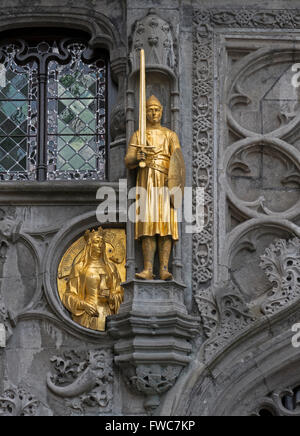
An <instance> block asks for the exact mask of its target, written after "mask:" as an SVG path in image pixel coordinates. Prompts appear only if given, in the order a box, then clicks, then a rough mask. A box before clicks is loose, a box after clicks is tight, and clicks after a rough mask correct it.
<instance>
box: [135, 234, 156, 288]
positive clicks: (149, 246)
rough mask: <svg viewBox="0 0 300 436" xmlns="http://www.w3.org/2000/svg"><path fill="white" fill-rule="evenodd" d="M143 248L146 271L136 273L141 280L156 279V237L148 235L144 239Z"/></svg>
mask: <svg viewBox="0 0 300 436" xmlns="http://www.w3.org/2000/svg"><path fill="white" fill-rule="evenodd" d="M142 249H143V256H144V271H142V272H141V273H138V274H136V275H135V276H136V278H137V279H139V280H154V278H155V276H154V275H153V268H154V257H155V253H156V250H157V242H156V237H155V236H154V237H150V236H147V237H145V238H143V240H142Z"/></svg>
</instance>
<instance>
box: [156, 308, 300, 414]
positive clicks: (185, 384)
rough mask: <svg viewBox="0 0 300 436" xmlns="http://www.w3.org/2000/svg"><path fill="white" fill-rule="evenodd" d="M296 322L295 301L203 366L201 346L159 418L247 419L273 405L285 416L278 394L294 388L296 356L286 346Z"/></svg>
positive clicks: (299, 316) (299, 377)
mask: <svg viewBox="0 0 300 436" xmlns="http://www.w3.org/2000/svg"><path fill="white" fill-rule="evenodd" d="M299 320H300V306H299V301H298V302H297V303H295V304H294V305H293V306H290V307H287V308H285V309H283V310H282V311H281V312H280V313H278V314H276V315H275V316H272V317H264V318H262V319H261V320H260V321H259V322H257V323H256V324H255V325H254V326H253V327H252V328H251V329H250V330H249V329H248V330H247V331H246V332H244V333H243V334H241V335H240V336H239V338H238V339H237V340H235V342H234V343H232V342H231V343H230V344H228V345H227V346H226V347H225V349H223V350H222V352H221V354H219V355H215V356H214V357H213V359H212V360H210V361H209V362H206V363H204V361H203V347H201V349H200V351H199V352H198V355H197V356H196V357H195V359H194V361H193V362H192V363H191V365H190V367H189V368H188V369H187V370H186V372H185V374H184V375H183V376H182V378H181V379H180V380H179V381H178V383H177V385H175V387H174V388H173V389H172V390H171V391H170V392H169V393H168V394H167V396H166V398H165V400H164V403H163V406H162V408H161V410H160V414H161V415H168V414H169V415H175V416H177V415H178V416H241V415H242V416H252V415H255V414H257V411H258V410H260V408H263V407H264V406H265V404H272V403H273V409H275V410H276V411H277V412H278V414H281V415H285V414H286V415H287V416H289V412H288V411H287V410H286V411H285V410H284V408H282V407H281V404H280V398H279V397H280V394H279V393H281V392H286V391H287V390H288V389H293V388H295V387H296V386H299V384H300V371H299V364H300V353H299V349H298V348H295V347H293V346H292V337H293V335H294V334H295V333H293V332H292V330H291V327H292V325H293V324H295V323H297V322H298V321H299ZM175 392H176V395H174V393H175ZM276 395H277V396H278V401H275V400H274V396H275V397H276Z"/></svg>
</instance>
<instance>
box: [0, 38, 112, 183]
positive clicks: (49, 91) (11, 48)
mask: <svg viewBox="0 0 300 436" xmlns="http://www.w3.org/2000/svg"><path fill="white" fill-rule="evenodd" d="M86 53H88V54H89V57H88V59H92V60H87V59H86V56H85V55H86ZM106 76H107V63H106V59H105V56H102V57H101V56H96V55H95V53H93V52H92V51H91V50H90V49H88V45H87V43H85V42H82V41H80V42H79V41H76V42H72V41H71V40H70V39H69V40H67V39H65V40H64V41H57V40H52V41H49V40H47V41H46V40H45V41H39V42H38V43H37V42H34V43H32V42H31V43H25V42H24V41H20V42H19V44H17V42H16V43H15V44H10V45H7V46H2V63H1V62H0V179H2V180H20V179H27V180H34V179H36V178H37V179H39V180H46V179H48V180H74V179H75V180H76V179H82V180H87V179H89V180H103V179H105V177H106V161H107V140H106V135H107V127H106V123H107V116H106V101H107V97H106V93H107V89H106V83H107V80H106Z"/></svg>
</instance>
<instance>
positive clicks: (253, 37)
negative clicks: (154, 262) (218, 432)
mask: <svg viewBox="0 0 300 436" xmlns="http://www.w3.org/2000/svg"><path fill="white" fill-rule="evenodd" d="M149 12H150V13H149ZM51 26H55V27H61V28H67V29H73V30H74V31H76V30H77V29H81V30H83V31H85V32H87V33H89V34H90V36H91V45H92V46H95V47H102V48H104V49H105V50H107V52H108V54H109V58H110V65H111V74H110V76H111V80H112V82H113V83H112V84H111V90H110V91H111V92H110V98H109V100H110V101H109V123H110V130H109V140H110V142H111V154H110V160H109V168H108V169H109V180H108V181H107V182H101V183H98V182H87V181H80V182H79V181H78V182H44V183H31V182H11V183H7V182H4V183H3V182H1V183H0V185H1V186H0V188H1V189H0V327H1V325H5V329H6V332H5V335H1V328H0V415H1V416H2V415H12V416H19V415H22V414H23V415H24V414H25V415H27V414H29V415H34V416H38V415H58V416H59V415H62V416H64V415H66V416H68V415H70V414H71V415H89V414H92V415H99V414H117V415H122V414H128V415H129V414H130V415H141V414H143V413H145V409H144V400H145V397H146V399H147V401H146V403H145V406H146V408H147V409H148V410H149V411H153V409H156V412H155V413H157V414H158V413H161V414H163V415H172V414H173V415H185V414H190V415H193V414H195V415H253V414H254V415H255V414H256V415H257V414H260V413H261V411H262V410H269V411H271V412H272V413H273V414H278V415H287V416H290V415H292V414H293V413H292V412H293V411H291V410H290V409H291V404H292V403H293V401H295V398H296V396H297V392H298V391H297V390H296V391H295V388H296V387H297V386H299V385H300V373H299V367H300V365H299V363H300V360H299V351H297V349H295V348H293V347H292V345H291V337H292V332H291V328H292V326H293V325H294V324H296V323H298V322H300V313H299V292H298V291H299V290H298V287H299V259H298V257H299V253H298V248H297V247H298V242H297V241H298V239H297V238H299V237H300V228H299V225H300V221H299V214H300V212H299V211H300V197H299V192H300V181H299V180H300V179H299V171H300V158H299V150H300V133H299V132H300V130H299V124H300V113H299V105H298V101H299V95H298V94H299V93H298V90H297V89H295V88H294V87H293V86H292V85H291V81H292V78H293V71H292V69H291V68H292V66H293V64H294V63H299V62H300V55H299V53H300V45H299V41H298V40H299V35H300V8H299V0H266V1H265V2H264V3H263V4H258V2H257V0H247V1H246V0H245V1H244V0H242V1H241V0H182V1H179V0H127V1H126V2H125V1H123V0H97V1H96V0H68V1H67V2H65V3H64V4H63V3H62V2H61V1H60V0H33V1H31V2H29V1H27V0H3V1H2V2H1V5H0V32H2V31H6V30H9V29H12V30H14V31H15V32H17V30H16V29H21V28H30V27H51ZM143 26H144V28H143ZM151 26H152V27H151ZM157 27H158V28H157ZM144 31H145V32H144ZM164 35H165V36H166V38H165V39H164ZM142 36H143V37H145V39H143V38H142ZM0 38H1V33H0ZM141 38H142V39H143V40H141ZM139 43H143V44H144V45H145V46H146V47H145V48H146V51H147V55H149V58H150V60H151V62H148V70H147V75H148V93H155V94H157V95H158V97H159V98H161V100H162V102H163V104H164V106H165V114H164V116H165V119H164V124H165V125H166V126H167V127H169V128H172V129H173V130H175V131H176V132H177V133H178V134H179V136H180V141H181V144H182V148H183V153H184V156H185V161H186V166H187V181H188V182H187V184H188V186H193V187H194V188H196V187H203V188H205V228H204V230H203V232H202V233H200V234H194V235H190V234H186V233H185V225H183V226H182V238H181V240H180V243H178V244H177V245H176V247H175V250H174V253H173V256H172V260H173V270H174V271H173V272H174V277H175V278H176V280H177V282H170V283H162V282H159V281H154V282H149V283H145V282H141V283H140V282H132V281H131V279H132V278H133V277H134V276H135V272H136V271H135V270H136V268H137V267H140V266H141V265H140V263H141V260H142V259H141V257H140V254H139V253H140V250H139V248H138V244H135V243H134V241H133V227H132V225H130V224H128V225H127V234H128V247H127V249H128V250H127V251H128V253H127V254H128V265H127V266H128V280H129V282H128V283H127V284H126V285H125V291H126V292H125V301H124V304H123V306H122V308H121V311H120V313H119V315H118V316H117V317H115V318H112V319H111V320H110V321H109V331H110V335H109V334H108V333H107V332H106V333H95V332H91V331H88V330H86V329H81V328H79V327H78V326H75V325H74V323H73V322H72V320H71V318H70V315H69V313H67V311H65V310H64V308H63V307H62V305H61V303H60V300H59V299H58V296H57V289H56V273H57V266H58V262H59V259H60V256H61V255H62V254H63V253H64V250H65V249H66V248H67V247H68V246H69V245H70V244H71V243H72V242H73V241H74V240H75V239H76V238H78V236H79V235H82V234H83V233H84V231H85V230H86V229H87V228H91V227H94V226H96V225H97V224H98V223H97V220H96V216H95V211H96V207H97V205H98V200H97V199H96V193H97V190H98V188H99V187H101V186H108V187H111V188H115V189H116V190H117V191H118V180H119V178H123V177H126V169H125V165H124V163H123V158H124V154H125V150H126V143H127V142H128V140H129V138H130V136H131V134H132V132H133V130H135V129H136V128H137V114H138V98H137V95H138V94H137V92H138V80H137V77H138V75H137V71H136V70H137V66H138V64H137V56H136V54H137V52H136V51H135V50H136V49H137V48H138V44H139ZM131 182H132V180H130V177H129V187H130V186H131ZM19 223H20V226H19V227H18V224H19ZM16 226H17V228H16ZM278 240H280V242H277V241H278ZM261 262H262V267H261V265H260V264H261ZM180 283H183V284H184V285H181V284H180ZM194 335H195V337H194ZM4 345H5V348H1V347H2V346H4ZM112 349H114V353H113V354H110V351H109V350H112ZM91 352H92V353H93V352H94V353H100V354H101V353H104V354H105V353H108V355H107V356H106V357H107V358H105V359H104V360H101V359H100V360H99V362H100V361H101V362H100V363H101V364H99V367H98V366H97V365H95V361H94V360H93V354H92V355H91V354H90V353H91ZM113 359H114V360H115V363H117V365H119V367H120V368H122V371H123V374H122V375H121V374H120V370H119V367H118V366H116V365H115V366H114V365H113V364H112V360H113ZM96 361H97V359H96ZM103 361H105V363H104V364H103ZM101 365H102V367H101ZM183 369H184V370H183ZM69 370H70V371H71V372H68V371H69ZM48 373H50V374H52V376H53V377H54V378H53V379H51V381H52V383H53V384H54V385H56V387H58V388H61V389H62V390H59V389H58V390H56V393H57V392H59V393H60V394H61V395H56V394H55V392H53V391H55V389H56V388H55V387H53V386H52V385H51V383H50V385H51V386H52V388H53V390H51V389H48V387H47V374H48ZM82 379H84V380H85V381H86V379H87V381H88V383H87V385H86V386H87V387H86V390H85V392H81V387H82V386H81V383H80V382H81V381H82ZM78 380H79V381H78ZM95 380H96V382H95ZM77 381H78V384H79V385H80V388H79V390H76V389H75V391H72V392H75V393H76V394H78V395H77V396H75V397H72V398H67V397H66V395H68V392H69V390H70V389H71V387H72V388H74V386H75V385H76V382H77ZM95 383H96V384H97V383H98V385H97V386H96V387H95V386H94V384H95ZM83 384H84V383H83ZM70 386H71V387H70ZM75 387H76V386H75ZM101 387H104V391H105V395H104V394H103V397H102V396H101V395H102V394H101ZM68 388H69V390H68ZM291 391H292V392H291ZM66 392H67V394H66ZM282 396H283V397H284V398H285V397H286V396H288V399H287V400H284V404H281V403H279V402H278V398H281V397H282ZM11 397H13V401H12V404H10V406H9V405H8V400H9V399H11ZM158 397H160V408H158V409H157V407H158V406H159V401H158ZM287 407H289V409H287ZM295 413H296V412H295Z"/></svg>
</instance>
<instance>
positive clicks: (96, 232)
mask: <svg viewBox="0 0 300 436" xmlns="http://www.w3.org/2000/svg"><path fill="white" fill-rule="evenodd" d="M94 236H99V237H100V238H104V230H103V228H102V227H99V228H98V229H97V230H95V229H93V230H87V231H86V232H85V234H84V239H85V240H86V242H89V241H91V240H92V239H93V238H94Z"/></svg>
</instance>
